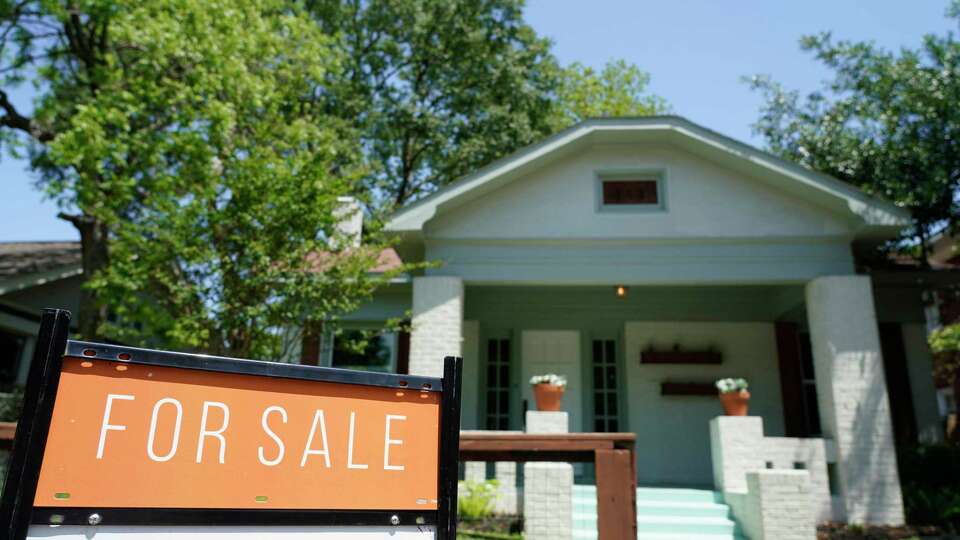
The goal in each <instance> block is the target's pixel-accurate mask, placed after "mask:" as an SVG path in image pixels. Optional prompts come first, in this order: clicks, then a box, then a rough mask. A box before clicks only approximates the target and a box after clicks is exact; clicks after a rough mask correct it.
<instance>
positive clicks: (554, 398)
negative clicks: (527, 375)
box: [533, 384, 564, 411]
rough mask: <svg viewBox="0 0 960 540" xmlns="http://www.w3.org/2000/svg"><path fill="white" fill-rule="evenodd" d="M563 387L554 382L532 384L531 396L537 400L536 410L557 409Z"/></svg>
mask: <svg viewBox="0 0 960 540" xmlns="http://www.w3.org/2000/svg"><path fill="white" fill-rule="evenodd" d="M563 391H564V387H562V386H557V385H554V384H535V385H533V397H534V398H536V400H537V410H538V411H559V410H560V400H561V399H563Z"/></svg>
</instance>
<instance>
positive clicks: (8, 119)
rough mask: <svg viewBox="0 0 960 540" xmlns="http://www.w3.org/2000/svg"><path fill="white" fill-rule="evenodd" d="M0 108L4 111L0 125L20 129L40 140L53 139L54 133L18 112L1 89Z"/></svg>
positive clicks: (0, 118)
mask: <svg viewBox="0 0 960 540" xmlns="http://www.w3.org/2000/svg"><path fill="white" fill-rule="evenodd" d="M0 110H2V111H3V113H4V114H3V116H0V126H5V127H8V128H11V129H17V130H20V131H22V132H24V133H26V134H28V135H30V136H31V137H33V138H34V139H36V140H38V141H40V142H49V141H51V140H53V137H54V135H55V134H54V133H53V132H52V131H49V130H47V129H44V128H42V127H41V126H40V125H39V124H37V122H35V121H34V120H33V119H31V118H29V117H27V116H24V115H22V114H20V111H18V110H17V108H16V107H15V106H14V105H13V103H11V102H10V97H9V96H8V95H7V93H6V92H4V91H3V90H0Z"/></svg>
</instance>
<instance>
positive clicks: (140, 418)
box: [0, 309, 462, 540]
mask: <svg viewBox="0 0 960 540" xmlns="http://www.w3.org/2000/svg"><path fill="white" fill-rule="evenodd" d="M69 324H70V313H69V312H68V311H65V310H59V309H56V310H54V309H48V310H44V311H43V316H42V319H41V325H40V332H39V336H38V341H37V346H36V349H35V352H34V358H33V363H32V364H31V366H30V372H29V376H28V380H27V388H26V394H25V397H24V407H23V414H22V418H21V419H20V422H19V424H18V426H17V433H16V437H15V440H14V446H13V452H12V454H11V459H10V461H9V469H8V474H7V480H6V482H5V485H4V490H3V496H2V499H0V527H2V528H3V532H4V533H5V534H4V535H3V536H4V537H5V538H8V539H10V540H24V539H26V538H27V537H28V536H30V537H32V534H31V532H38V533H39V534H42V535H43V536H49V535H50V534H51V531H52V530H53V529H52V528H51V527H50V526H51V525H56V526H57V529H69V528H70V526H83V527H89V526H91V525H96V526H102V527H109V526H115V525H116V526H126V527H128V528H129V527H138V529H137V530H147V531H149V530H150V529H149V528H150V527H156V529H154V530H155V531H158V530H172V529H171V528H173V529H178V528H180V527H179V526H184V527H221V526H222V527H226V528H225V529H223V530H227V531H243V530H244V528H248V530H250V531H256V532H255V535H257V536H255V537H261V536H259V535H261V534H271V535H272V534H274V533H279V532H283V530H284V528H285V527H286V528H287V529H288V530H294V529H295V530H298V531H300V532H301V534H302V533H303V531H305V530H307V529H306V528H313V527H321V528H323V527H326V528H331V530H333V528H335V530H336V531H338V532H339V534H341V535H344V536H345V533H346V532H348V531H349V530H350V529H351V528H356V529H354V530H356V531H361V530H363V531H369V530H373V529H371V528H375V530H382V531H386V532H387V533H388V534H389V533H390V532H391V531H400V530H406V531H410V530H413V531H415V532H416V531H421V532H424V533H430V536H432V535H433V532H435V534H436V538H438V539H439V540H454V539H455V538H456V513H457V508H456V503H457V472H458V467H457V460H458V448H459V432H460V386H461V371H462V359H460V358H454V357H447V358H445V359H444V369H443V377H442V378H436V377H421V376H412V375H409V376H408V375H394V374H385V373H371V372H362V371H351V370H343V369H333V368H322V367H314V366H301V365H296V364H281V363H275V362H260V361H253V360H241V359H234V358H223V357H214V356H204V355H195V354H185V353H175V352H166V351H157V350H149V349H138V348H131V347H120V346H114V345H107V344H100V343H87V342H82V341H74V340H69V339H68V329H69ZM144 527H146V528H147V529H143V528H144ZM264 527H267V528H268V529H264ZM74 528H75V527H74ZM391 528H393V529H391ZM104 530H105V529H104ZM311 530H312V529H311ZM128 532H129V531H128ZM53 534H55V533H53ZM223 536H229V534H223V535H221V536H217V538H221V537H223ZM334 536H337V535H336V534H334ZM243 537H244V538H246V536H243ZM297 537H298V538H299V537H300V536H297ZM311 537H312V536H311ZM400 537H403V536H402V535H401V536H400ZM151 538H153V536H152V535H151ZM364 538H367V537H366V536H364Z"/></svg>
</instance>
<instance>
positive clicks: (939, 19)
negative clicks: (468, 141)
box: [0, 0, 956, 241]
mask: <svg viewBox="0 0 960 540" xmlns="http://www.w3.org/2000/svg"><path fill="white" fill-rule="evenodd" d="M946 6H947V4H946V2H945V1H942V0H909V1H904V0H803V1H800V0H792V1H784V0H667V1H664V0H660V1H651V0H528V6H527V9H526V17H527V20H528V21H529V22H530V23H531V24H532V25H533V27H534V28H535V29H536V30H537V31H538V32H540V33H541V34H543V35H545V36H548V37H550V38H551V39H552V40H553V41H554V52H555V53H556V55H557V56H558V57H559V58H560V60H561V62H564V63H569V62H574V61H579V62H582V63H584V64H587V65H591V66H602V65H603V64H605V63H606V62H607V61H608V60H611V59H616V58H624V59H626V60H628V61H630V62H633V63H635V64H637V65H638V66H640V67H641V68H642V69H643V70H645V71H647V72H649V73H650V75H651V77H652V82H651V90H652V91H653V92H655V93H657V94H659V95H661V96H663V97H665V98H666V99H667V100H668V101H669V102H670V104H671V106H672V108H673V111H674V112H675V113H677V114H680V115H683V116H686V117H687V118H689V119H690V120H693V121H694V122H698V123H700V124H703V125H705V126H707V127H709V128H711V129H714V130H716V131H719V132H721V133H724V134H727V135H730V136H732V137H735V138H738V139H741V140H744V141H746V142H750V143H753V144H755V145H758V146H762V142H761V141H760V140H758V139H757V138H756V137H755V136H754V135H753V134H752V133H751V129H750V125H751V123H752V122H753V121H754V120H755V119H756V117H757V112H758V109H759V105H760V101H759V99H758V97H757V96H756V95H755V94H753V93H752V92H751V91H750V90H749V89H748V88H747V87H746V85H744V84H743V83H742V82H741V78H742V77H743V76H748V75H753V74H766V75H771V76H772V77H773V78H774V79H775V80H777V81H780V82H782V83H783V84H784V85H785V86H787V87H789V88H795V89H799V90H802V91H810V90H813V89H815V88H816V87H818V86H819V84H820V82H821V81H822V80H823V79H825V78H826V77H827V76H828V73H827V72H826V71H825V70H823V69H822V68H821V67H820V66H819V65H817V64H816V63H814V62H813V61H812V60H811V58H810V56H809V55H807V54H805V53H802V52H801V51H800V50H799V47H798V46H797V43H798V40H799V38H800V36H802V35H804V34H809V33H814V32H819V31H823V30H829V31H832V32H833V33H834V36H836V37H837V38H843V39H853V40H872V41H875V42H876V43H878V44H879V45H882V46H884V47H887V48H899V47H901V46H904V45H906V46H911V47H913V46H916V45H917V44H919V42H920V36H921V35H923V34H924V33H930V32H935V33H942V32H944V31H946V30H950V29H955V28H956V25H955V24H954V23H953V22H952V21H948V20H947V19H945V18H944V17H943V13H944V10H945V9H946ZM14 98H15V100H16V101H18V102H19V103H21V104H26V103H29V100H30V95H29V93H27V92H23V91H21V92H18V93H17V94H16V95H15V96H14ZM0 194H2V196H0V216H3V218H2V221H0V224H2V225H0V241H13V240H64V239H76V238H78V237H77V234H76V232H75V230H74V229H73V227H72V226H70V225H69V224H67V223H65V222H63V221H61V220H58V219H57V218H56V214H57V208H56V205H54V204H53V203H52V202H50V201H44V200H43V195H42V194H41V193H40V192H39V191H37V190H36V188H35V187H34V185H33V179H32V178H31V176H30V175H29V174H28V173H27V172H26V171H25V170H24V164H23V162H20V161H16V160H12V159H10V158H9V157H6V156H4V157H3V158H2V159H0Z"/></svg>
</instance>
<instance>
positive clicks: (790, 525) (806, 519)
mask: <svg viewBox="0 0 960 540" xmlns="http://www.w3.org/2000/svg"><path fill="white" fill-rule="evenodd" d="M747 486H748V487H747V494H746V497H745V500H744V501H743V506H744V508H743V513H742V514H741V516H738V519H739V520H740V522H741V526H742V527H743V529H744V531H743V532H745V533H746V535H747V537H749V538H751V539H753V540H814V539H815V538H816V537H817V530H816V525H815V524H814V521H813V512H812V505H811V504H810V502H809V501H810V475H809V474H808V473H807V471H784V470H769V471H754V472H751V473H747Z"/></svg>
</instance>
